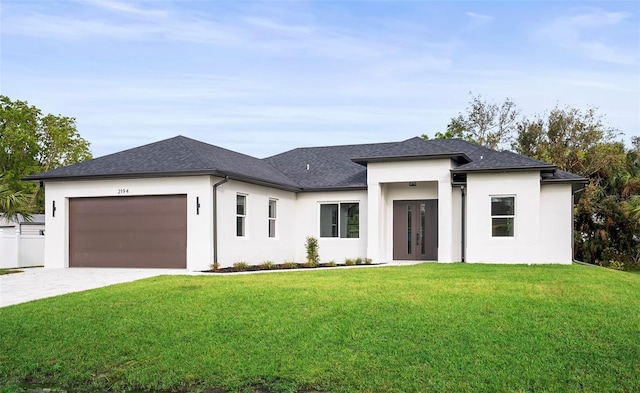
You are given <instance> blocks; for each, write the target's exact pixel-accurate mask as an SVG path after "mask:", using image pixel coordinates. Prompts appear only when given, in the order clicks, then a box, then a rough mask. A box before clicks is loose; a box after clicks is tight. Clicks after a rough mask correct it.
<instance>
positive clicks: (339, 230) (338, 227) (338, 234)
mask: <svg viewBox="0 0 640 393" xmlns="http://www.w3.org/2000/svg"><path fill="white" fill-rule="evenodd" d="M347 204H357V205H358V236H356V237H347V233H348V232H347V233H343V230H342V226H343V225H342V224H343V223H342V217H341V216H342V214H341V212H342V205H347ZM319 205H320V207H319V209H318V210H319V212H318V213H319V216H318V218H319V219H318V224H319V225H318V237H319V238H322V239H360V205H361V202H360V201H332V202H328V201H327V202H320V203H319ZM325 205H336V206H337V207H338V208H337V222H336V223H335V224H334V223H331V225H332V226H334V225H335V226H336V236H323V235H322V206H325ZM345 228H346V226H345ZM345 231H346V229H345ZM332 232H333V231H332Z"/></svg>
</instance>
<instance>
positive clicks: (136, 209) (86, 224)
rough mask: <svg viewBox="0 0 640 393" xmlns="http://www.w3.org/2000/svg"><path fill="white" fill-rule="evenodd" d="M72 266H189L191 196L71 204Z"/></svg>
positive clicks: (74, 201) (82, 200)
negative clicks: (188, 229)
mask: <svg viewBox="0 0 640 393" xmlns="http://www.w3.org/2000/svg"><path fill="white" fill-rule="evenodd" d="M69 266H70V267H143V268H144V267H153V268H186V267H187V197H186V195H155V196H131V197H105V198H74V199H70V200H69Z"/></svg>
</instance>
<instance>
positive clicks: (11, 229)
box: [0, 214, 45, 269]
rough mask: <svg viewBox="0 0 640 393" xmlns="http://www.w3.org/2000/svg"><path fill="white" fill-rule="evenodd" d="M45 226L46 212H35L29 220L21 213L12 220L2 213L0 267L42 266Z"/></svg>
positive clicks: (0, 218) (0, 221)
mask: <svg viewBox="0 0 640 393" xmlns="http://www.w3.org/2000/svg"><path fill="white" fill-rule="evenodd" d="M44 228H45V215H44V214H33V215H32V217H31V220H29V221H27V220H26V219H25V218H24V216H22V215H20V214H18V217H17V218H16V219H12V220H9V219H7V218H5V217H4V216H3V215H0V268H3V269H7V268H17V267H27V266H42V265H43V264H44V242H45V236H44V233H45V231H44Z"/></svg>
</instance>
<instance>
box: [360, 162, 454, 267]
mask: <svg viewBox="0 0 640 393" xmlns="http://www.w3.org/2000/svg"><path fill="white" fill-rule="evenodd" d="M451 168H452V162H451V160H450V159H436V160H416V161H399V162H377V163H369V164H368V165H367V183H368V200H369V205H370V206H371V208H370V210H369V226H368V230H369V242H368V245H367V253H368V254H369V255H370V257H371V258H373V259H375V260H378V261H390V260H392V259H393V201H394V200H413V199H438V261H440V262H452V261H455V260H456V257H457V258H459V256H457V255H456V252H457V251H455V249H456V247H457V248H458V249H459V243H458V244H454V236H453V231H454V230H458V231H459V226H458V227H456V224H455V223H454V219H455V216H454V212H453V209H454V208H457V207H455V206H454V197H453V192H454V190H453V189H452V187H451V177H450V176H451V175H450V170H451ZM409 182H416V183H417V184H416V187H410V186H409ZM458 204H459V203H458ZM457 253H458V254H459V252H457Z"/></svg>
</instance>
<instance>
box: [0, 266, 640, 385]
mask: <svg viewBox="0 0 640 393" xmlns="http://www.w3.org/2000/svg"><path fill="white" fill-rule="evenodd" d="M639 333H640V276H638V275H635V274H629V273H624V272H618V271H612V270H607V269H601V268H593V267H586V266H487V265H465V264H455V265H445V264H423V265H416V266H407V267H382V268H371V269H345V270H330V271H327V270H323V271H313V272H311V271H304V272H288V273H273V274H271V273H269V274H256V275H241V276H208V277H203V276H197V277H188V276H165V277H156V278H152V279H147V280H142V281H138V282H135V283H129V284H121V285H116V286H112V287H108V288H101V289H97V290H92V291H87V292H81V293H75V294H70V295H65V296H61V297H56V298H51V299H44V300H41V301H36V302H31V303H27V304H23V305H17V306H11V307H7V308H3V309H0V334H1V336H0V381H2V380H4V381H9V382H10V383H15V382H17V381H20V380H30V381H38V382H44V383H46V384H50V385H52V386H62V387H73V388H79V389H88V388H96V389H106V388H110V389H114V390H116V391H122V390H126V389H185V388H189V389H204V388H209V387H217V388H224V389H227V390H230V391H241V390H243V389H250V388H251V387H256V386H263V387H267V388H269V389H270V390H271V391H279V392H285V391H290V392H295V391H299V390H300V391H304V390H318V391H323V392H425V391H456V392H496V391H498V392H499V391H504V392H547V391H552V392H565V391H566V392H575V391H584V392H634V391H636V392H637V391H640V377H639V376H640V345H639V340H640V334H639Z"/></svg>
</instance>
